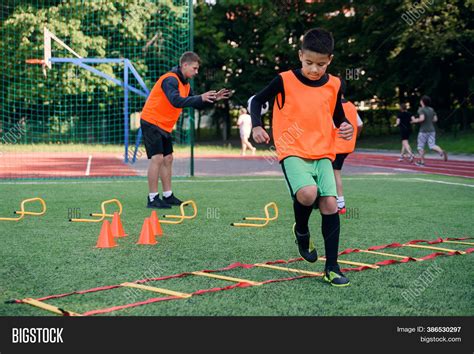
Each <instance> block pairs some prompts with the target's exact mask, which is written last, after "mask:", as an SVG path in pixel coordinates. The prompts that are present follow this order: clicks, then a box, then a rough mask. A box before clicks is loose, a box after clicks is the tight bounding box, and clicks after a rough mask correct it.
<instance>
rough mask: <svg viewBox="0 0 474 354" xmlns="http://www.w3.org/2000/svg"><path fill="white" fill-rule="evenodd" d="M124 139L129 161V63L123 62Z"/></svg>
mask: <svg viewBox="0 0 474 354" xmlns="http://www.w3.org/2000/svg"><path fill="white" fill-rule="evenodd" d="M123 83H124V85H123V135H124V136H123V139H124V145H125V158H124V162H125V163H128V129H129V126H128V119H129V118H128V63H127V61H125V60H124V62H123Z"/></svg>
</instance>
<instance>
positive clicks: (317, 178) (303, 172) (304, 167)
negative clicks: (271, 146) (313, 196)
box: [281, 156, 337, 198]
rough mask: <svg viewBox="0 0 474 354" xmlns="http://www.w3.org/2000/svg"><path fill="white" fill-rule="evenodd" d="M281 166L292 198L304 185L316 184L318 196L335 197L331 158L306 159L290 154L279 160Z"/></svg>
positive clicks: (334, 180)
mask: <svg viewBox="0 0 474 354" xmlns="http://www.w3.org/2000/svg"><path fill="white" fill-rule="evenodd" d="M281 168H282V169H283V174H284V175H285V179H286V183H287V185H288V189H289V190H290V194H291V197H292V198H294V197H295V195H296V192H298V190H300V189H301V188H302V187H306V186H317V187H318V196H321V197H337V190H336V179H335V178H334V170H333V168H332V162H331V160H329V159H321V160H306V159H302V158H301V157H296V156H290V157H287V158H286V159H284V160H283V161H282V162H281Z"/></svg>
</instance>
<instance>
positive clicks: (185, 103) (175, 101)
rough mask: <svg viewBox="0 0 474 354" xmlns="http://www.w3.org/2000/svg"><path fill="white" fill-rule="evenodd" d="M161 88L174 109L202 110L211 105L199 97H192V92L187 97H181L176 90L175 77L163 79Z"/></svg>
mask: <svg viewBox="0 0 474 354" xmlns="http://www.w3.org/2000/svg"><path fill="white" fill-rule="evenodd" d="M161 88H162V89H163V92H164V93H165V95H166V97H167V98H168V100H169V101H170V103H171V104H172V105H173V106H174V107H176V108H185V107H193V108H197V109H202V108H204V107H206V106H207V107H209V106H210V105H211V103H208V102H204V101H203V99H202V97H201V96H200V95H196V96H195V95H193V92H192V90H190V91H189V96H188V97H182V96H181V95H180V93H179V89H178V80H177V79H176V78H175V77H168V78H166V79H164V80H163V82H162V83H161Z"/></svg>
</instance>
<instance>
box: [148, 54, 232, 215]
mask: <svg viewBox="0 0 474 354" xmlns="http://www.w3.org/2000/svg"><path fill="white" fill-rule="evenodd" d="M200 64H201V59H200V58H199V56H198V55H197V54H196V53H194V52H185V53H184V54H183V55H182V56H181V58H180V60H179V66H177V67H174V68H173V69H171V71H169V72H167V73H166V74H164V75H162V76H161V77H160V78H159V79H158V81H157V82H156V84H155V86H154V87H153V89H152V90H151V92H150V95H149V96H148V98H147V100H146V102H145V106H144V107H143V110H142V114H141V121H140V125H141V129H142V133H143V141H144V144H145V149H146V153H147V157H148V159H149V160H150V163H149V165H148V189H149V194H148V198H147V207H148V208H171V206H172V205H180V204H181V203H182V201H181V200H179V199H178V198H177V197H176V196H174V195H173V192H172V190H171V175H172V164H173V143H172V139H171V132H172V131H173V127H174V126H175V124H176V122H177V121H178V118H179V116H180V114H181V111H182V110H183V108H185V107H194V108H197V109H200V108H204V107H205V106H206V105H208V104H212V103H214V102H217V101H219V100H222V99H227V98H229V96H230V91H229V90H227V89H222V90H220V91H214V90H211V91H208V92H206V93H203V94H202V95H193V92H192V89H191V85H190V84H189V80H190V79H192V78H193V77H194V76H195V75H197V73H198V71H199V65H200ZM192 129H194V127H192ZM158 179H161V184H162V186H161V187H162V191H163V199H160V197H159V194H158Z"/></svg>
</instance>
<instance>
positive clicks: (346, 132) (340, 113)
mask: <svg viewBox="0 0 474 354" xmlns="http://www.w3.org/2000/svg"><path fill="white" fill-rule="evenodd" d="M341 96H342V92H341V89H340V88H339V92H338V93H337V100H336V108H335V109H334V114H333V116H332V120H333V122H334V125H335V126H336V128H339V131H338V133H337V134H338V136H339V137H340V138H342V139H345V140H351V139H352V134H353V133H354V127H353V126H352V124H351V123H350V122H349V120H348V119H347V118H346V114H345V113H344V108H343V107H342V101H341Z"/></svg>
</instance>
